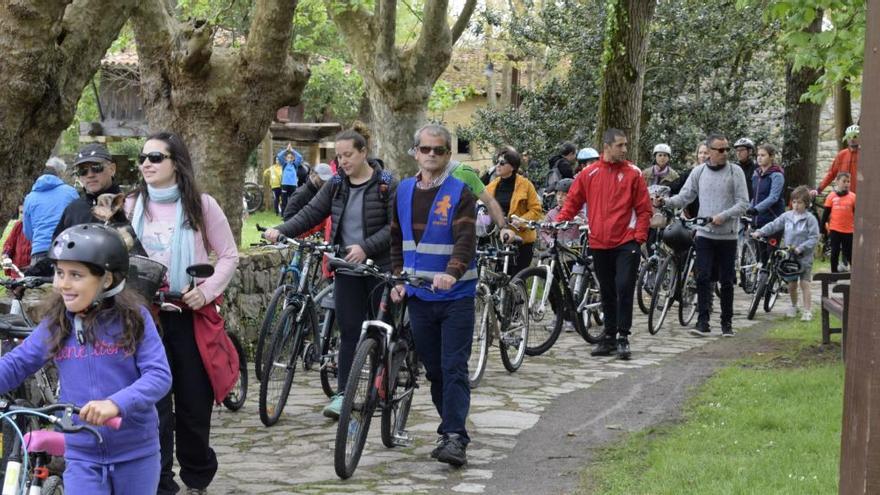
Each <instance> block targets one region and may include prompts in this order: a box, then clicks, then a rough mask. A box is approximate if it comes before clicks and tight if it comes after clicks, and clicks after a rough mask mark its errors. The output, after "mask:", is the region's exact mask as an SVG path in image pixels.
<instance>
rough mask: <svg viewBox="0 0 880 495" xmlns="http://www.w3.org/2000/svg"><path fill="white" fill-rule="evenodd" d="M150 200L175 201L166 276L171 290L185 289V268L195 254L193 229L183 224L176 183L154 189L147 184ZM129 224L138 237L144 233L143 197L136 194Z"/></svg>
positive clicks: (159, 201)
mask: <svg viewBox="0 0 880 495" xmlns="http://www.w3.org/2000/svg"><path fill="white" fill-rule="evenodd" d="M147 192H148V193H149V194H150V201H155V202H157V203H175V202H176V203H177V217H176V219H175V226H174V237H173V238H172V239H171V266H170V267H168V277H169V282H170V284H171V290H172V291H185V290H186V289H187V288H188V285H189V282H190V278H189V276H188V275H187V274H186V268H187V267H188V266H190V265H192V264H193V256H194V255H195V250H196V249H195V247H196V246H195V235H194V233H193V230H192V229H191V228H189V227H188V226H185V225H184V220H185V217H184V214H183V202H182V201H181V200H180V190H178V188H177V184H175V185H173V186H171V187H169V188H166V189H156V188H154V187H152V186H150V185H147ZM131 226H132V227H134V231H135V233H136V234H137V236H138V238H142V237H143V234H144V198H143V196H138V198H137V201H136V202H135V204H134V211H133V212H132V215H131Z"/></svg>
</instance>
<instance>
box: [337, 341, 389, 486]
mask: <svg viewBox="0 0 880 495" xmlns="http://www.w3.org/2000/svg"><path fill="white" fill-rule="evenodd" d="M381 359H382V358H381V356H380V355H379V342H378V341H376V339H374V338H372V337H367V338H366V339H364V341H363V342H361V343H360V345H358V348H357V352H356V353H355V355H354V361H353V362H352V365H351V375H349V377H348V383H347V384H346V385H345V396H344V397H345V398H344V399H343V400H342V407H341V410H340V411H339V424H338V425H337V427H336V445H335V450H334V452H333V467H334V468H335V469H336V475H337V476H339V477H340V478H342V479H344V480H345V479H348V478H350V477H351V475H352V474H354V471H355V469H357V465H358V462H360V460H361V454H362V453H363V451H364V444H365V443H366V441H367V433H369V431H370V421H371V420H372V419H373V411H374V410H375V409H376V402H377V401H378V390H376V386H375V384H376V374H377V373H378V370H379V366H380V361H381Z"/></svg>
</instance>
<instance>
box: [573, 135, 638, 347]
mask: <svg viewBox="0 0 880 495" xmlns="http://www.w3.org/2000/svg"><path fill="white" fill-rule="evenodd" d="M603 142H604V148H603V153H602V158H600V159H599V161H597V162H596V163H594V164H592V165H590V166H589V167H587V168H586V169H584V170H583V171H582V172H581V173H580V174H578V176H577V177H576V178H575V180H574V184H572V186H571V189H570V190H569V191H568V196H567V197H566V198H565V205H564V206H563V207H562V211H560V212H559V215H558V216H557V217H556V220H557V221H559V222H562V221H565V220H571V219H572V218H574V216H575V215H576V214H577V213H578V212H579V211H580V210H581V208H582V207H583V206H584V204H586V205H587V219H588V222H589V225H590V252H591V253H592V254H593V260H594V261H595V266H596V276H597V277H598V278H599V290H600V292H601V294H602V311H603V312H604V313H605V338H604V339H603V340H602V342H600V343H599V345H597V346H596V347H595V348H594V349H593V351H592V353H591V354H592V355H593V356H610V355H612V354H614V353H615V352H617V357H619V358H620V359H629V357H630V349H629V334H630V327H632V312H633V290H634V289H635V285H636V274H637V272H638V268H639V244H643V243H644V242H645V241H646V240H647V239H648V227H649V225H650V220H651V214H652V207H651V200H650V197H649V196H648V187H647V186H646V185H645V181H644V180H643V179H642V171H641V170H639V168H638V167H636V166H635V165H633V164H632V162H629V161H627V160H626V146H627V139H626V135H625V134H624V133H623V131H621V130H619V129H608V130H607V131H605V135H604V137H603Z"/></svg>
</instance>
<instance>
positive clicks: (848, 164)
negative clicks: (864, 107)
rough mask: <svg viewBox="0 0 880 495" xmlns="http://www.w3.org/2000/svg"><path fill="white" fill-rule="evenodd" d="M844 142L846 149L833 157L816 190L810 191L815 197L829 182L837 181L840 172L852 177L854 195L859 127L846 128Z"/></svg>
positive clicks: (857, 163)
mask: <svg viewBox="0 0 880 495" xmlns="http://www.w3.org/2000/svg"><path fill="white" fill-rule="evenodd" d="M844 140H846V144H847V147H846V148H844V149H842V150H840V152H839V153H837V156H835V157H834V161H833V162H831V168H830V169H828V173H827V174H825V178H824V179H822V182H820V183H819V186H818V187H816V189H813V190H812V191H810V194H811V195H812V196H813V197H815V196H816V195H817V194H822V191H824V190H825V188H826V187H828V185H829V184H831V182H833V181H834V180H835V179H837V175H838V174H840V173H841V172H846V173H848V174H850V177H852V186H851V187H850V190H851V191H852V192H853V193H855V192H856V182H858V180H857V179H858V177H857V176H858V173H859V126H858V125H851V126H849V127H847V128H846V133H845V134H844Z"/></svg>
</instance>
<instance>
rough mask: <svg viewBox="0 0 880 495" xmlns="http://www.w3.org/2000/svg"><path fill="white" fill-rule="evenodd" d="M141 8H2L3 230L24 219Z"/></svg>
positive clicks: (108, 2) (12, 2)
mask: <svg viewBox="0 0 880 495" xmlns="http://www.w3.org/2000/svg"><path fill="white" fill-rule="evenodd" d="M134 3H135V1H134V0H79V1H76V2H73V1H72V0H63V1H62V0H5V1H3V2H0V24H2V25H3V29H2V30H0V53H2V55H0V88H3V90H2V91H0V163H3V164H4V166H3V167H0V183H2V184H3V187H2V188H0V230H2V228H5V226H6V224H7V222H8V221H9V220H10V219H12V218H15V217H16V216H17V215H18V210H17V207H18V205H19V204H20V203H21V201H22V198H23V197H24V194H25V193H26V192H27V191H28V190H29V189H30V187H31V185H32V183H33V180H34V179H35V178H36V176H37V175H38V174H39V172H40V170H42V168H43V165H44V164H45V163H46V159H48V158H49V155H50V153H51V152H52V148H53V146H54V145H55V143H56V141H57V139H58V136H59V135H60V134H61V132H63V131H64V129H66V128H67V127H68V126H69V125H70V123H71V121H72V120H73V117H74V114H75V112H76V105H77V102H78V101H79V98H80V95H82V92H83V89H84V88H85V86H86V84H88V82H89V81H91V79H92V77H93V76H94V75H95V72H97V70H98V66H99V64H100V61H101V57H103V56H104V53H105V52H106V51H107V48H109V47H110V44H111V43H112V42H113V40H114V39H116V36H117V35H118V34H119V30H120V29H121V28H122V25H123V24H124V23H125V21H126V20H127V19H128V17H129V15H130V13H131V9H132V7H133V5H134Z"/></svg>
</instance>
